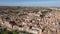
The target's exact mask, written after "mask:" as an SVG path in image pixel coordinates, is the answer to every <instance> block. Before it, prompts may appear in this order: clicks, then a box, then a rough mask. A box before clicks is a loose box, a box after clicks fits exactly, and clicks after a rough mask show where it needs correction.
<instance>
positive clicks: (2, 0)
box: [0, 0, 60, 7]
mask: <svg viewBox="0 0 60 34" xmlns="http://www.w3.org/2000/svg"><path fill="white" fill-rule="evenodd" d="M0 6H44V7H49V6H56V7H60V0H0Z"/></svg>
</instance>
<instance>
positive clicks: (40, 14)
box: [0, 8, 60, 34]
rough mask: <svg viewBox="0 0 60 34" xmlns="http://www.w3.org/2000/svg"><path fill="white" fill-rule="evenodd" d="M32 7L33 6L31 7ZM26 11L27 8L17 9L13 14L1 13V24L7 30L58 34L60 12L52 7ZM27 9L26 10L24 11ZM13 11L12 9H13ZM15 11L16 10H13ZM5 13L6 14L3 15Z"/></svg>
mask: <svg viewBox="0 0 60 34" xmlns="http://www.w3.org/2000/svg"><path fill="white" fill-rule="evenodd" d="M31 9H33V8H31ZM31 9H30V12H28V11H29V10H28V8H26V9H25V10H24V9H21V10H20V9H19V10H20V12H16V13H15V14H14V12H13V13H11V14H10V12H9V13H7V14H4V15H1V16H2V17H0V21H1V24H2V26H4V27H7V29H8V30H18V31H27V32H29V33H33V34H60V12H59V11H57V10H52V9H42V8H41V9H39V8H38V9H39V11H37V8H36V9H35V11H36V12H33V11H34V10H31ZM26 10H27V11H26ZM13 11H14V10H13ZM15 11H16V10H15ZM5 15H7V16H5Z"/></svg>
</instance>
